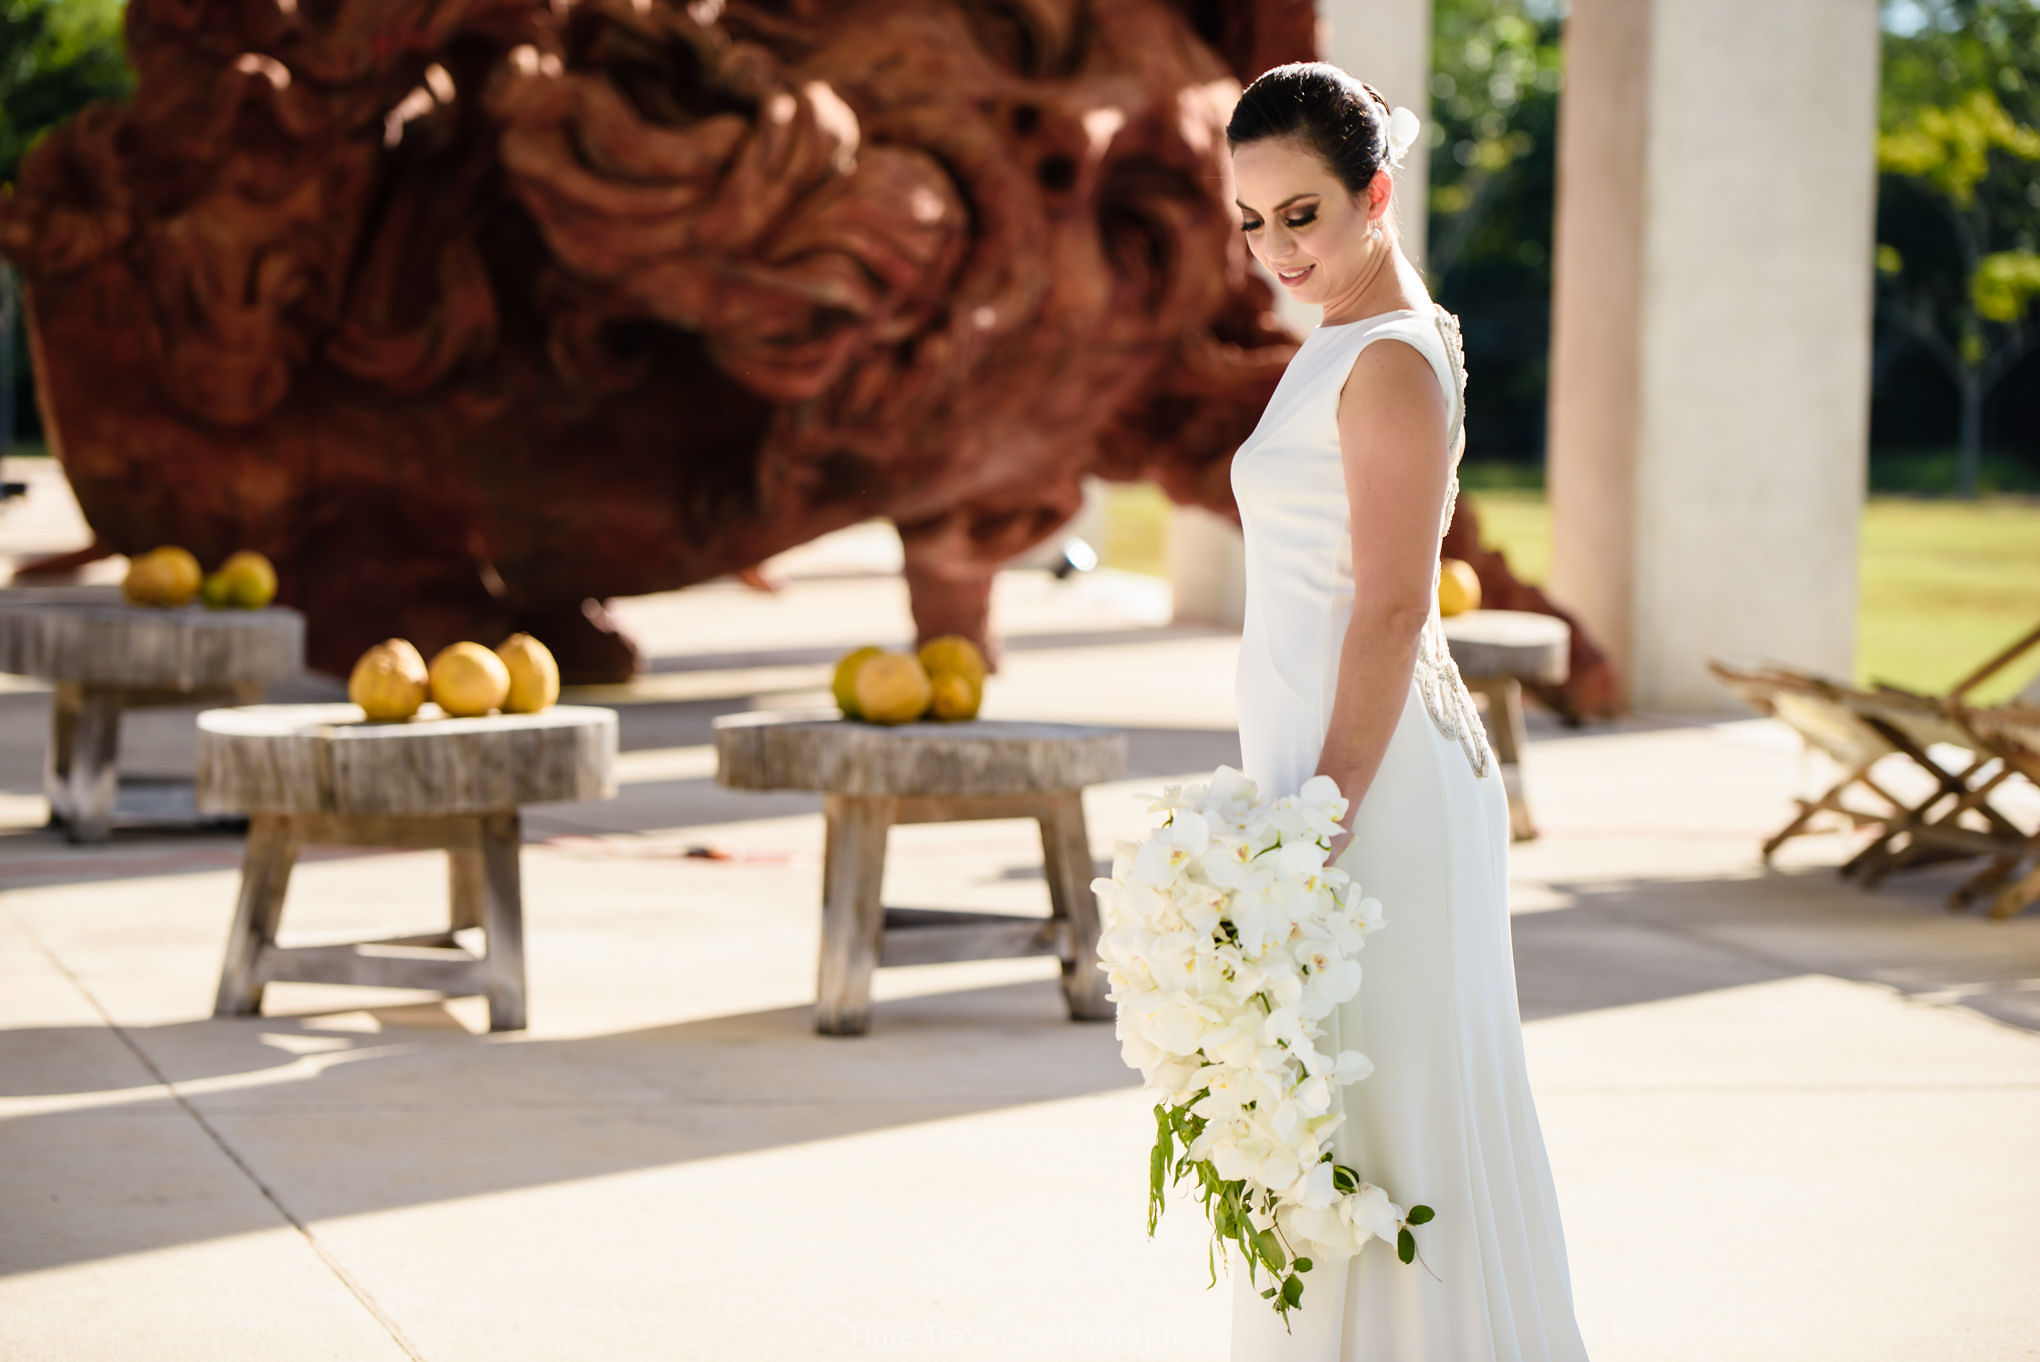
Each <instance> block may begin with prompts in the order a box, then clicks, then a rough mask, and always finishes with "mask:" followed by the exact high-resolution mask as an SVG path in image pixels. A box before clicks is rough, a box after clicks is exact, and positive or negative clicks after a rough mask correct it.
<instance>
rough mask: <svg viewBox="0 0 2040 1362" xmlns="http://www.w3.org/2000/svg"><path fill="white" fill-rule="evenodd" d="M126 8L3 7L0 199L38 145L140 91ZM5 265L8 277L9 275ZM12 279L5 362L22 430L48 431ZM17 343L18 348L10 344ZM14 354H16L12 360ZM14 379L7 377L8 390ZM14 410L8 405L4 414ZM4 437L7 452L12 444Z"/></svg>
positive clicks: (35, 2)
mask: <svg viewBox="0 0 2040 1362" xmlns="http://www.w3.org/2000/svg"><path fill="white" fill-rule="evenodd" d="M125 8H126V7H125V5H124V4H123V3H122V0H0V194H4V193H6V192H7V191H8V187H10V186H12V184H13V183H14V168H15V166H17V165H18V164H20V161H21V157H22V154H23V153H24V152H26V151H27V150H28V148H29V147H30V145H32V144H33V143H34V141H35V139H36V138H37V137H39V136H41V135H42V133H43V132H44V131H45V130H47V129H48V128H50V127H53V126H54V125H56V124H58V123H61V122H62V121H63V120H64V119H66V118H69V117H70V116H71V115H72V114H74V113H76V112H77V111H78V110H79V109H82V108H84V107H85V106H86V105H87V104H89V103H91V102H92V101H93V100H95V99H117V98H120V97H122V96H125V95H126V94H127V93H128V92H129V91H131V90H132V89H133V88H134V77H133V75H132V73H130V72H129V70H128V65H127V47H126V45H125V43H124V42H123V40H122V37H121V15H122V12H123V11H124V9H125ZM6 273H7V271H6V266H5V265H4V264H0V274H6ZM11 282H12V281H11V278H0V294H6V295H8V296H6V297H4V298H0V324H5V325H6V326H7V327H8V334H7V335H5V336H0V357H5V359H6V370H7V372H11V374H12V376H13V380H14V388H13V391H14V393H15V394H16V396H15V399H14V401H13V403H12V405H13V408H14V413H13V417H14V419H13V425H14V429H15V430H16V431H18V432H20V433H22V434H24V435H34V434H37V433H39V432H40V431H41V428H42V427H41V423H40V422H38V421H37V420H36V413H35V404H34V403H33V402H30V401H27V400H25V397H24V396H23V395H25V394H27V393H29V392H32V391H33V390H34V383H33V380H32V378H31V377H30V374H29V371H28V354H27V350H28V347H27V346H25V345H23V344H22V343H21V337H20V333H19V330H18V327H19V320H18V318H16V317H14V316H13V315H12V314H13V312H14V311H15V309H14V308H13V307H12V306H11V302H12V296H11V290H10V289H9V285H10V284H11ZM10 342H11V343H10ZM10 352H11V353H10ZM5 377H6V374H5V373H0V382H4V381H5ZM6 405H7V404H6V403H5V402H0V409H4V408H5V406H6ZM8 434H9V432H7V431H0V447H4V446H5V445H6V444H7V439H6V436H7V435H8Z"/></svg>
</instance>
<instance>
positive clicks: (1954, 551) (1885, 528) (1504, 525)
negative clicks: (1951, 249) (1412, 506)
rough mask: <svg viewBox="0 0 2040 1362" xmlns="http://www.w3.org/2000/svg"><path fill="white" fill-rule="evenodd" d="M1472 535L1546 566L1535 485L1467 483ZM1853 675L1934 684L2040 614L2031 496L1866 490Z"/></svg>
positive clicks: (2015, 677) (2030, 661)
mask: <svg viewBox="0 0 2040 1362" xmlns="http://www.w3.org/2000/svg"><path fill="white" fill-rule="evenodd" d="M1473 500H1474V506H1475V507H1476V509H1477V510H1478V511H1479V513H1480V524H1481V537H1482V538H1483V539H1484V540H1485V541H1486V542H1487V543H1488V544H1489V545H1490V546H1491V547H1494V548H1499V549H1501V550H1502V551H1503V552H1504V553H1506V554H1507V555H1508V557H1509V565H1510V566H1511V567H1512V568H1514V569H1515V572H1516V575H1517V576H1518V577H1521V578H1523V579H1524V580H1525V581H1530V582H1540V583H1541V582H1543V581H1544V580H1545V577H1546V576H1547V574H1548V573H1549V572H1550V570H1551V516H1550V513H1549V511H1548V510H1547V508H1546V506H1545V504H1544V494H1543V493H1542V492H1538V491H1529V490H1521V489H1509V488H1497V489H1494V490H1483V491H1476V492H1474V493H1473ZM1857 572H1858V578H1857V581H1858V589H1859V591H1860V593H1861V595H1860V600H1859V602H1858V610H1857V617H1856V678H1855V679H1856V680H1857V681H1860V682H1870V681H1888V682H1890V683H1891V684H1893V685H1898V686H1906V687H1909V688H1911V689H1914V690H1924V691H1942V690H1946V689H1947V688H1948V687H1949V686H1952V685H1954V684H1955V682H1957V681H1959V680H1961V679H1962V677H1963V676H1964V675H1966V674H1967V673H1968V672H1969V671H1971V670H1972V669H1973V668H1975V667H1976V666H1977V665H1978V664H1979V663H1981V662H1983V661H1984V660H1985V659H1986V658H1988V657H1990V656H1991V654H1993V653H1995V652H1996V651H1997V650H1998V649H1999V648H2002V647H2004V646H2005V645H2006V644H2008V643H2010V642H2012V641H2013V640H2014V639H2016V638H2018V637H2019V636H2020V635H2022V634H2024V633H2025V632H2026V631H2027V630H2029V629H2031V628H2032V627H2033V626H2034V625H2036V624H2040V500H2035V499H2033V498H2030V497H2011V496H2003V497H1985V498H1982V499H1980V500H1977V501H1946V500H1924V499H1917V498H1912V497H1894V496H1873V497H1871V498H1870V500H1869V503H1868V504H1867V505H1866V506H1865V507H1864V509H1863V534H1862V542H1861V548H1860V550H1859V556H1858V559H1857ZM2036 669H2040V656H2036V657H2029V658H2027V659H2024V660H2023V661H2022V662H2021V663H2020V664H2019V665H2018V666H2017V667H2015V668H2014V669H2013V670H2012V671H2011V672H2010V673H2009V674H2007V675H2006V676H2004V677H2003V678H2001V679H1999V680H1997V681H1995V682H1993V683H1991V684H1988V685H1986V686H1984V687H1982V688H1981V689H1980V690H1978V691H1977V696H1978V698H1980V699H1985V700H1995V699H2002V698H2004V697H2006V696H2008V695H2011V694H2013V693H2014V692H2016V691H2017V690H2018V689H2019V688H2020V687H2021V686H2023V685H2024V684H2025V682H2026V681H2027V679H2029V678H2030V677H2031V676H2032V675H2033V674H2034V672H2035V670H2036Z"/></svg>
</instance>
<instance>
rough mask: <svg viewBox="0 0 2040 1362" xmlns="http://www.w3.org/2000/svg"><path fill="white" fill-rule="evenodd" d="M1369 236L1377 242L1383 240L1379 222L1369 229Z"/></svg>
mask: <svg viewBox="0 0 2040 1362" xmlns="http://www.w3.org/2000/svg"><path fill="white" fill-rule="evenodd" d="M1367 234H1368V235H1369V236H1371V237H1373V238H1374V239H1375V240H1376V241H1379V240H1381V224H1380V223H1378V222H1377V223H1375V224H1374V225H1373V226H1371V227H1369V228H1368V229H1367Z"/></svg>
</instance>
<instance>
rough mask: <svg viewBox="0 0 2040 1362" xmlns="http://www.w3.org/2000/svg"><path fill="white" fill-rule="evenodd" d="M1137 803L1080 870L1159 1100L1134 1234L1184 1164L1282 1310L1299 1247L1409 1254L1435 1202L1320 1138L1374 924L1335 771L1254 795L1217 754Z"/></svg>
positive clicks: (1332, 1116) (1305, 1256)
mask: <svg viewBox="0 0 2040 1362" xmlns="http://www.w3.org/2000/svg"><path fill="white" fill-rule="evenodd" d="M1151 811H1152V812H1155V813H1161V814H1164V815H1165V818H1164V820H1163V823H1162V825H1161V826H1160V827H1159V828H1157V829H1156V830H1155V831H1154V832H1153V833H1151V834H1150V835H1149V836H1148V837H1147V839H1146V840H1145V841H1141V842H1137V843H1136V842H1122V843H1120V845H1119V848H1118V851H1117V853H1116V854H1115V855H1114V857H1113V861H1112V875H1111V877H1110V878H1109V879H1099V880H1097V881H1095V882H1094V883H1093V885H1092V888H1093V889H1095V890H1096V891H1097V894H1098V902H1099V906H1100V908H1101V910H1102V911H1103V913H1104V918H1105V926H1104V934H1103V937H1102V939H1101V940H1100V942H1099V945H1098V956H1099V959H1100V960H1101V961H1103V962H1104V965H1105V968H1106V971H1107V977H1108V979H1109V981H1110V983H1111V994H1110V996H1111V998H1112V1000H1113V1001H1114V1002H1115V1003H1117V1004H1118V1005H1119V1017H1118V1035H1119V1040H1120V1045H1121V1050H1122V1053H1123V1054H1124V1055H1125V1057H1126V1062H1127V1063H1128V1064H1130V1065H1132V1066H1133V1067H1134V1068H1136V1069H1139V1070H1140V1072H1141V1077H1142V1078H1144V1079H1145V1080H1146V1082H1147V1087H1148V1091H1149V1092H1150V1093H1151V1094H1152V1095H1153V1097H1154V1098H1155V1147H1154V1152H1153V1154H1152V1155H1151V1156H1150V1160H1149V1167H1148V1233H1150V1234H1153V1233H1154V1230H1155V1226H1156V1224H1157V1222H1158V1221H1159V1219H1160V1217H1161V1214H1162V1210H1163V1208H1164V1204H1165V1194H1166V1191H1167V1188H1168V1187H1169V1186H1170V1185H1173V1184H1174V1183H1176V1182H1180V1181H1181V1180H1182V1179H1184V1178H1186V1177H1190V1178H1194V1179H1195V1182H1196V1186H1197V1188H1198V1191H1199V1192H1200V1194H1201V1195H1202V1197H1203V1200H1204V1206H1205V1211H1206V1214H1207V1215H1208V1216H1209V1217H1210V1220H1211V1227H1212V1235H1213V1248H1214V1249H1216V1248H1217V1247H1218V1246H1219V1245H1220V1244H1222V1243H1225V1242H1227V1241H1230V1242H1232V1243H1234V1244H1236V1245H1238V1247H1239V1249H1240V1252H1241V1255H1242V1256H1243V1257H1244V1258H1245V1259H1246V1262H1247V1272H1248V1274H1249V1279H1250V1280H1256V1281H1258V1277H1257V1276H1256V1275H1255V1274H1256V1271H1257V1269H1258V1268H1266V1269H1267V1270H1268V1272H1269V1274H1270V1278H1271V1285H1270V1286H1268V1288H1267V1289H1265V1290H1263V1291H1262V1292H1261V1295H1262V1296H1263V1297H1264V1298H1266V1299H1267V1300H1269V1301H1271V1302H1272V1303H1273V1305H1274V1308H1275V1311H1276V1313H1277V1314H1279V1315H1281V1316H1282V1318H1283V1321H1284V1323H1285V1324H1287V1322H1288V1313H1289V1311H1290V1310H1292V1309H1294V1308H1296V1306H1297V1305H1298V1304H1300V1303H1301V1301H1302V1300H1303V1275H1302V1274H1304V1273H1306V1272H1308V1271H1310V1269H1311V1265H1312V1258H1313V1256H1316V1257H1324V1258H1335V1257H1347V1256H1351V1255H1353V1254H1356V1253H1358V1252H1359V1251H1360V1250H1361V1249H1362V1248H1364V1247H1365V1246H1366V1244H1367V1242H1368V1241H1369V1240H1370V1239H1382V1240H1392V1241H1394V1243H1395V1244H1396V1252H1397V1256H1398V1257H1400V1258H1401V1259H1402V1261H1403V1262H1405V1263H1407V1262H1409V1261H1411V1259H1413V1258H1414V1257H1415V1256H1416V1237H1415V1236H1414V1235H1413V1234H1412V1233H1411V1232H1410V1230H1411V1227H1412V1226H1415V1225H1421V1224H1424V1223H1425V1222H1426V1221H1428V1220H1430V1219H1431V1218H1432V1212H1431V1208H1430V1207H1428V1206H1412V1207H1410V1208H1409V1210H1408V1211H1407V1212H1406V1211H1404V1210H1403V1209H1402V1208H1401V1207H1400V1206H1398V1205H1396V1204H1395V1203H1394V1202H1393V1201H1391V1200H1390V1199H1389V1196H1388V1193H1387V1192H1385V1191H1383V1190H1382V1189H1381V1188H1379V1187H1376V1186H1374V1185H1372V1184H1371V1183H1367V1182H1363V1181H1362V1180H1361V1179H1360V1176H1359V1174H1358V1173H1356V1172H1355V1171H1354V1170H1353V1169H1351V1168H1348V1167H1346V1166H1345V1165H1344V1164H1341V1163H1338V1162H1336V1161H1335V1160H1334V1159H1333V1157H1332V1151H1331V1136H1332V1132H1333V1131H1334V1130H1336V1129H1337V1128H1338V1127H1339V1125H1340V1123H1341V1122H1342V1121H1344V1119H1345V1116H1344V1114H1343V1113H1341V1112H1339V1111H1336V1110H1335V1109H1334V1108H1335V1105H1336V1104H1335V1101H1334V1099H1335V1096H1336V1094H1337V1091H1338V1089H1339V1088H1341V1087H1343V1086H1345V1085H1346V1084H1349V1083H1357V1082H1359V1081H1360V1080H1361V1079H1363V1078H1365V1077H1367V1075H1368V1074H1369V1073H1370V1072H1372V1070H1373V1067H1374V1065H1373V1062H1372V1061H1370V1060H1369V1059H1368V1058H1367V1056H1365V1055H1363V1054H1361V1053H1360V1052H1359V1051H1357V1050H1341V1051H1339V1052H1338V1053H1336V1054H1334V1053H1332V1052H1331V1051H1329V1050H1327V1049H1325V1048H1322V1046H1321V1044H1320V1042H1324V1041H1326V1040H1327V1036H1326V1028H1325V1025H1324V1023H1325V1021H1326V1019H1327V1018H1329V1017H1331V1016H1332V1014H1333V1012H1334V1011H1335V1010H1336V1009H1337V1008H1338V1007H1339V1005H1340V1004H1341V1003H1344V1002H1347V1001H1349V1000H1350V999H1351V998H1353V997H1354V995H1355V994H1357V993H1358V992H1359V990H1360V965H1359V962H1358V961H1356V960H1354V959H1353V958H1352V957H1353V956H1355V955H1357V954H1359V952H1360V950H1361V948H1362V946H1363V945H1365V943H1366V938H1367V936H1368V934H1369V933H1371V932H1373V931H1375V930H1377V929H1378V928H1379V927H1380V926H1381V921H1382V919H1381V904H1380V903H1379V902H1377V901H1376V900H1374V899H1371V898H1366V897H1363V896H1362V894H1361V892H1360V886H1359V885H1358V884H1356V883H1354V881H1353V880H1352V878H1351V877H1350V876H1349V875H1347V874H1346V873H1345V872H1344V871H1342V870H1339V869H1336V868H1333V867H1331V866H1327V865H1326V864H1325V857H1326V853H1327V852H1328V851H1329V850H1330V844H1331V838H1332V837H1334V836H1335V835H1337V834H1338V833H1339V832H1340V831H1341V828H1340V826H1339V821H1338V820H1339V819H1340V818H1342V817H1343V816H1344V815H1345V812H1346V800H1345V798H1344V796H1342V795H1341V794H1340V793H1339V787H1338V784H1337V783H1336V782H1335V781H1333V780H1332V779H1331V777H1329V776H1313V777H1312V778H1311V779H1310V780H1309V781H1307V782H1305V784H1304V786H1303V788H1302V790H1300V791H1299V792H1298V793H1297V794H1295V795H1293V796H1285V797H1283V798H1279V799H1273V800H1262V799H1260V798H1259V797H1258V792H1257V791H1256V789H1255V788H1254V784H1253V782H1252V781H1249V780H1248V779H1247V778H1246V777H1245V776H1244V775H1242V774H1241V773H1240V772H1238V771H1235V770H1233V769H1232V768H1231V767H1224V766H1222V767H1220V768H1219V769H1218V771H1217V773H1216V774H1215V775H1214V776H1213V777H1212V780H1211V783H1210V784H1209V785H1189V786H1181V785H1172V786H1169V787H1167V788H1166V789H1165V790H1164V791H1163V793H1162V797H1161V798H1160V799H1159V800H1158V801H1156V803H1155V804H1154V805H1153V806H1152V810H1151ZM1215 1258H1216V1255H1215V1254H1214V1261H1213V1263H1212V1282H1213V1284H1214V1285H1215V1284H1216V1283H1217V1280H1218V1269H1217V1263H1216V1261H1215Z"/></svg>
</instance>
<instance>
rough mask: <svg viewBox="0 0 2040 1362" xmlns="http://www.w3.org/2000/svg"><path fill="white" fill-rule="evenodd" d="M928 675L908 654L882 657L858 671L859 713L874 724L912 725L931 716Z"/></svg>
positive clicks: (930, 691) (930, 689)
mask: <svg viewBox="0 0 2040 1362" xmlns="http://www.w3.org/2000/svg"><path fill="white" fill-rule="evenodd" d="M931 696H932V688H931V687H930V686H929V684H928V673H927V672H925V671H923V670H921V664H920V662H919V660H917V659H916V658H914V657H912V656H910V655H908V654H906V653H880V654H879V655H878V656H877V657H868V658H866V659H865V660H864V665H863V666H861V667H859V668H858V669H857V709H858V712H859V713H860V714H861V715H862V716H863V717H864V718H866V719H868V720H870V721H871V722H872V723H875V724H910V723H912V722H913V721H914V720H916V719H918V718H920V717H921V716H922V715H923V714H926V713H927V712H928V701H929V699H930V698H931Z"/></svg>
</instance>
